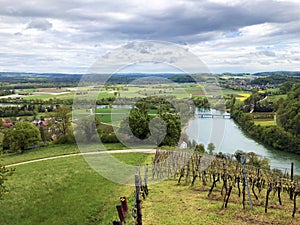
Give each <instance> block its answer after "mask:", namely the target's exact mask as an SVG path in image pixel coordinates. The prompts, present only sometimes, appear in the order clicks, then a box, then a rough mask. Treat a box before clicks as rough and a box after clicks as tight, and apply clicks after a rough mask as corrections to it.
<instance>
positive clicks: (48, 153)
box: [0, 143, 126, 165]
mask: <svg viewBox="0 0 300 225" xmlns="http://www.w3.org/2000/svg"><path fill="white" fill-rule="evenodd" d="M105 148H106V150H115V149H125V148H126V147H124V145H122V144H120V143H114V144H105ZM79 152H80V151H79V149H78V147H77V145H75V144H73V145H71V144H70V145H49V146H46V147H41V148H38V149H32V150H29V151H27V152H26V153H25V154H20V153H6V154H4V155H2V156H1V158H0V163H1V164H3V165H9V164H13V163H19V162H25V161H29V160H34V159H41V158H47V157H52V156H59V155H68V154H74V153H79Z"/></svg>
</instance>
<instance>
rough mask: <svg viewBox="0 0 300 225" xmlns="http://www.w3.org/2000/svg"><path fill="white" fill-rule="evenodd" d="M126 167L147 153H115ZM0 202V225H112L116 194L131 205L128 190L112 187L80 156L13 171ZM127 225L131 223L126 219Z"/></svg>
mask: <svg viewBox="0 0 300 225" xmlns="http://www.w3.org/2000/svg"><path fill="white" fill-rule="evenodd" d="M114 156H115V157H116V158H118V159H120V160H122V161H124V162H126V163H130V164H134V165H137V164H142V163H143V162H144V161H145V160H146V159H147V158H148V157H149V155H148V154H142V153H128V154H115V155H114ZM6 185H7V187H8V189H9V192H8V194H6V195H5V196H4V200H3V201H1V206H2V207H0V215H1V222H0V224H1V225H11V224H28V225H29V224H30V225H31V224H56V225H60V224H61V225H65V224H79V225H82V224H112V221H113V220H117V219H118V216H117V212H116V209H115V206H116V205H118V204H119V197H120V196H123V195H125V196H128V197H129V198H128V201H129V203H128V204H129V207H130V208H131V207H132V206H133V197H132V196H133V189H134V188H133V187H130V186H122V185H119V184H115V183H112V182H111V181H109V180H107V179H105V178H103V177H101V176H100V175H99V174H98V173H96V172H95V171H94V170H92V169H91V168H90V167H89V166H88V165H87V163H86V162H85V160H84V159H83V158H82V157H81V156H77V157H69V158H60V159H55V160H49V161H42V162H35V163H31V164H26V165H20V166H17V167H16V171H15V173H14V174H13V176H11V177H10V178H9V180H8V181H7V183H6ZM128 219H129V220H128V223H127V224H133V222H132V219H131V220H130V217H128Z"/></svg>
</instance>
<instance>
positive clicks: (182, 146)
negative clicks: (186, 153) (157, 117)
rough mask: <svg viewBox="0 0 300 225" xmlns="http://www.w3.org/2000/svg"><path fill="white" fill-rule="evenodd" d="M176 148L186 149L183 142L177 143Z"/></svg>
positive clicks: (185, 144)
mask: <svg viewBox="0 0 300 225" xmlns="http://www.w3.org/2000/svg"><path fill="white" fill-rule="evenodd" d="M178 147H179V148H180V149H187V147H188V146H187V143H186V142H185V141H179V142H178Z"/></svg>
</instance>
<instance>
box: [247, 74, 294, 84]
mask: <svg viewBox="0 0 300 225" xmlns="http://www.w3.org/2000/svg"><path fill="white" fill-rule="evenodd" d="M298 75H299V73H298ZM287 81H289V82H300V77H299V76H298V77H297V76H292V77H291V76H284V75H279V74H276V75H272V76H266V77H260V78H256V79H254V80H253V81H251V84H252V85H266V84H275V85H276V84H277V85H279V84H282V83H284V82H287Z"/></svg>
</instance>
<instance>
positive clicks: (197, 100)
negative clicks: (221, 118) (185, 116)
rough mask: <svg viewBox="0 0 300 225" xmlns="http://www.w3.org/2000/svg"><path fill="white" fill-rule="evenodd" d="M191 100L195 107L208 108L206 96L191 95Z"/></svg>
mask: <svg viewBox="0 0 300 225" xmlns="http://www.w3.org/2000/svg"><path fill="white" fill-rule="evenodd" d="M192 100H193V103H194V105H195V106H196V107H197V108H202V109H210V103H209V101H208V99H207V97H193V98H192Z"/></svg>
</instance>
